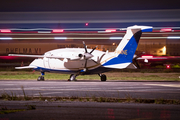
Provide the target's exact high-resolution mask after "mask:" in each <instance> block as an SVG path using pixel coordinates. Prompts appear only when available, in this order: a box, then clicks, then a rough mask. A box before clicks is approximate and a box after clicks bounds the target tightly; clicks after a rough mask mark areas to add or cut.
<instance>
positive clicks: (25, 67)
mask: <svg viewBox="0 0 180 120" xmlns="http://www.w3.org/2000/svg"><path fill="white" fill-rule="evenodd" d="M27 68H31V69H33V68H37V67H36V66H24V67H15V69H27Z"/></svg>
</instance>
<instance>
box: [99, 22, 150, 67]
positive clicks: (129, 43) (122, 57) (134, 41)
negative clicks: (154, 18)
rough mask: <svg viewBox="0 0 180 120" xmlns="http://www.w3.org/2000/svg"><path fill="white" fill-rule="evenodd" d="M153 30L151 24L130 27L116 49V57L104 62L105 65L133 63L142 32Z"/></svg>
mask: <svg viewBox="0 0 180 120" xmlns="http://www.w3.org/2000/svg"><path fill="white" fill-rule="evenodd" d="M151 31H152V27H149V26H132V27H128V28H127V31H126V34H125V36H124V37H123V39H122V41H121V42H120V44H119V45H118V47H117V48H116V50H115V51H114V54H115V57H114V58H112V59H110V60H109V61H108V62H106V63H105V64H103V66H111V65H115V64H122V63H131V62H132V59H133V56H134V54H135V51H136V48H137V46H138V43H139V39H140V37H141V34H142V32H151Z"/></svg>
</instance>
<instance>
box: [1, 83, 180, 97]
mask: <svg viewBox="0 0 180 120" xmlns="http://www.w3.org/2000/svg"><path fill="white" fill-rule="evenodd" d="M22 87H23V89H24V91H25V94H26V95H28V96H40V94H41V95H42V96H44V97H49V96H58V97H92V96H95V97H118V98H126V97H127V96H130V97H132V98H145V99H160V98H162V99H180V96H179V93H180V82H148V81H146V82H140V81H130V82H129V81H118V80H116V81H106V82H101V81H96V80H93V81H87V80H84V81H83V80H79V81H75V82H68V81H65V80H64V81H58V80H56V81H55V80H54V81H53V80H50V81H34V80H1V81H0V93H3V92H6V93H9V94H11V93H14V94H16V95H23V90H22Z"/></svg>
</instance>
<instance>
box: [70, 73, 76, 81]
mask: <svg viewBox="0 0 180 120" xmlns="http://www.w3.org/2000/svg"><path fill="white" fill-rule="evenodd" d="M76 77H77V74H71V75H70V77H69V79H68V81H76Z"/></svg>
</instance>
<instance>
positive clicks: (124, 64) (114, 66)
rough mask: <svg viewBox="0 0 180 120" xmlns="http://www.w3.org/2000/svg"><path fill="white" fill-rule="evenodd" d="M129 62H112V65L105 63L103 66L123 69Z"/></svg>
mask: <svg viewBox="0 0 180 120" xmlns="http://www.w3.org/2000/svg"><path fill="white" fill-rule="evenodd" d="M129 64H131V63H121V64H113V65H107V66H104V67H106V68H114V69H124V68H127V67H128V66H129Z"/></svg>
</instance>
